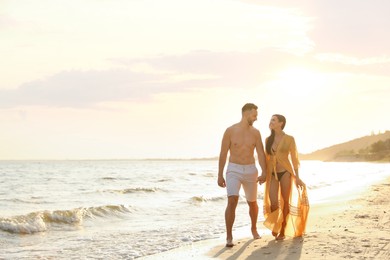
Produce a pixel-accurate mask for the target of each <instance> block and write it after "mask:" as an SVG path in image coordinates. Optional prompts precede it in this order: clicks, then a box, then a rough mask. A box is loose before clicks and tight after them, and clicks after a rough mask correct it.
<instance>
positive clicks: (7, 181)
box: [0, 160, 390, 259]
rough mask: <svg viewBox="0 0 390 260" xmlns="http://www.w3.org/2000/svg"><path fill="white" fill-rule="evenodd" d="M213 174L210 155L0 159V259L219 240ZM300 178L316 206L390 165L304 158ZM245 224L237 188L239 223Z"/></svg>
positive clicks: (119, 253)
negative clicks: (196, 157) (195, 157)
mask: <svg viewBox="0 0 390 260" xmlns="http://www.w3.org/2000/svg"><path fill="white" fill-rule="evenodd" d="M217 170H218V161H213V160H106V161H105V160H97V161H93V160H91V161H88V160H81V161H71V160H69V161H0V259H136V258H139V257H142V256H148V255H153V254H157V253H160V252H163V251H166V250H170V249H173V248H177V247H181V246H185V245H189V244H191V243H193V242H195V241H201V240H207V239H214V238H218V237H221V236H223V234H224V233H225V223H224V210H225V207H226V190H225V189H223V188H220V187H218V185H217ZM300 175H301V178H302V179H303V180H304V182H305V183H306V185H307V187H308V196H309V201H310V204H311V205H313V204H317V203H324V202H326V201H328V200H331V199H332V200H334V199H337V198H342V197H345V196H348V195H349V194H351V193H353V192H356V191H357V190H361V189H365V188H368V187H369V186H370V185H371V184H372V183H376V182H379V181H381V180H383V179H385V178H387V177H389V176H390V164H385V163H340V162H319V161H302V162H301V170H300ZM263 187H264V186H261V188H260V189H259V192H258V202H259V208H260V209H262V196H263ZM309 217H310V215H309ZM261 220H263V216H262V212H261V210H260V213H259V221H261ZM249 222H250V220H249V216H248V207H247V205H246V201H245V196H244V194H241V196H240V200H239V205H238V207H237V214H236V221H235V225H234V227H235V228H240V227H244V226H247V225H249ZM264 232H265V229H264V227H262V226H261V225H260V224H259V233H264ZM248 236H250V233H249V231H248ZM221 243H224V240H221Z"/></svg>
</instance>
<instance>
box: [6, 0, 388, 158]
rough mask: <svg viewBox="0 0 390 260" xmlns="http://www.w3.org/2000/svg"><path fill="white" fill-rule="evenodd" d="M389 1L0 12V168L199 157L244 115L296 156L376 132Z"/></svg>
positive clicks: (22, 2) (16, 1)
mask: <svg viewBox="0 0 390 260" xmlns="http://www.w3.org/2000/svg"><path fill="white" fill-rule="evenodd" d="M389 10H390V1H387V0H372V1H356V0H343V1H339V0H337V1H336V0H318V1H310V0H307V1H302V0H297V1H290V0H281V1H278V0H273V1H270V0H269V1H254V0H253V1H251V0H245V1H240V0H163V1H152V0H40V1H28V0H5V1H4V0H0V57H1V62H0V71H1V76H0V159H2V160H9V159H11V160H19V159H20V160H24V159H38V160H40V159H142V158H181V159H187V158H203V157H214V156H218V155H219V151H220V145H221V140H222V135H223V133H224V131H225V130H226V128H227V127H229V126H231V125H232V124H235V123H237V122H239V121H240V120H241V107H242V106H243V105H244V104H245V103H248V102H250V103H255V104H256V105H257V106H258V107H259V109H258V120H257V121H256V122H255V123H254V126H255V127H256V128H257V129H259V130H260V132H261V135H262V139H263V141H264V140H265V138H266V137H267V136H269V134H270V130H269V128H268V123H269V120H270V118H271V116H272V115H273V114H276V113H277V114H283V115H285V116H286V118H287V124H286V128H285V132H286V133H287V134H290V135H293V136H294V137H295V140H296V143H297V146H298V150H299V152H301V153H309V152H313V151H315V150H318V149H321V148H325V147H328V146H331V145H334V144H338V143H342V142H346V141H349V140H352V139H355V138H358V137H362V136H366V135H371V134H372V133H375V134H378V133H380V132H384V131H385V130H390V120H389V116H388V111H390V102H388V100H389V97H390V74H389V71H390V48H389V46H390V33H389V30H388V28H390V18H389V16H388V11H389Z"/></svg>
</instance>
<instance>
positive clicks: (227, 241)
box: [226, 239, 234, 247]
mask: <svg viewBox="0 0 390 260" xmlns="http://www.w3.org/2000/svg"><path fill="white" fill-rule="evenodd" d="M233 246H234V244H233V239H226V247H233Z"/></svg>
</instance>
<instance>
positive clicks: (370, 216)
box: [144, 178, 390, 260]
mask: <svg viewBox="0 0 390 260" xmlns="http://www.w3.org/2000/svg"><path fill="white" fill-rule="evenodd" d="M389 194H390V178H388V179H386V180H385V181H383V182H382V183H376V184H374V185H373V186H371V187H368V188H367V189H364V190H359V191H356V193H354V194H350V195H349V196H348V197H341V198H337V197H335V198H334V199H332V200H331V201H328V202H326V203H322V204H317V205H313V206H311V208H310V213H309V221H308V224H307V228H306V235H305V236H303V237H298V238H294V239H292V238H287V239H286V240H284V241H281V242H279V241H278V242H277V241H275V240H274V238H273V237H272V236H271V234H270V233H269V232H265V233H264V232H263V236H262V238H261V239H259V240H253V239H251V238H250V237H248V236H249V229H248V230H239V231H235V234H237V233H240V234H242V233H246V235H247V237H243V238H240V239H238V240H236V241H235V243H236V246H234V247H233V248H226V247H225V246H224V238H223V237H221V238H220V239H214V240H207V241H201V242H197V243H193V244H192V245H190V246H187V247H182V248H178V249H175V250H171V251H167V252H164V253H161V254H158V255H153V256H149V257H145V258H144V259H188V258H191V259H289V260H290V259H344V258H348V259H349V258H352V259H390V207H389V206H390V198H389ZM309 196H310V194H309ZM260 229H261V230H262V231H264V230H263V225H262V223H259V230H260ZM236 237H237V236H236Z"/></svg>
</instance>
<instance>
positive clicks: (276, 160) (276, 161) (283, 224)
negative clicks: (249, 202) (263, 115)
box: [264, 114, 309, 240]
mask: <svg viewBox="0 0 390 260" xmlns="http://www.w3.org/2000/svg"><path fill="white" fill-rule="evenodd" d="M285 126H286V118H285V117H284V116H282V115H277V114H276V115H273V116H272V118H271V122H270V124H269V127H270V129H271V135H270V136H269V137H268V138H267V139H266V141H265V142H266V161H267V175H266V178H265V179H266V180H265V181H266V185H265V193H264V216H265V221H264V225H265V226H266V227H267V228H269V229H271V230H272V235H273V236H274V237H275V239H276V240H283V239H284V238H285V235H288V236H292V237H296V236H301V235H302V234H303V232H304V231H305V226H306V219H307V215H308V211H309V203H308V200H307V195H306V186H305V184H304V183H303V182H302V180H301V179H300V178H299V174H298V168H299V159H298V152H297V149H296V145H295V140H294V137H292V136H290V135H287V134H286V133H285V132H284V131H283V129H284V127H285ZM289 156H290V159H291V160H290V159H289ZM294 184H295V185H294ZM295 186H296V188H295Z"/></svg>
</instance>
